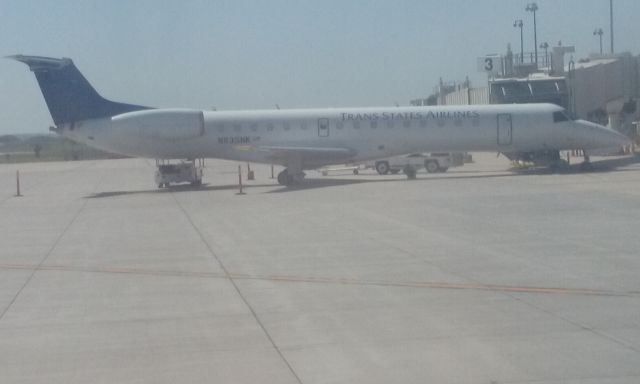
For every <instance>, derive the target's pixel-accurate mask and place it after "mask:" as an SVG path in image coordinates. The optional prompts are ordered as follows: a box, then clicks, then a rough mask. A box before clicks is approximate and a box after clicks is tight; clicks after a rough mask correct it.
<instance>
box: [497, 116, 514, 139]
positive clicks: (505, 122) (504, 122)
mask: <svg viewBox="0 0 640 384" xmlns="http://www.w3.org/2000/svg"><path fill="white" fill-rule="evenodd" d="M512 132H513V123H512V120H511V114H510V113H499V114H498V145H511V142H512V140H513V138H512V135H511V134H512Z"/></svg>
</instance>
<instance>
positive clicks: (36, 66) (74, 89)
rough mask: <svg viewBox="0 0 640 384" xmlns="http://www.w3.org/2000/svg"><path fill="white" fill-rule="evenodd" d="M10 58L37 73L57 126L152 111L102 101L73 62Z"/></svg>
mask: <svg viewBox="0 0 640 384" xmlns="http://www.w3.org/2000/svg"><path fill="white" fill-rule="evenodd" d="M9 58H11V59H15V60H18V61H20V62H23V63H25V64H27V65H28V66H29V69H31V71H33V73H35V75H36V79H38V84H39V85H40V90H41V91H42V95H43V96H44V100H45V101H46V103H47V107H49V112H51V117H53V121H54V122H55V123H56V125H60V124H65V123H73V122H76V121H81V120H88V119H96V118H100V117H110V116H115V115H119V114H121V113H125V112H132V111H139V110H143V109H151V108H149V107H143V106H141V105H132V104H123V103H116V102H113V101H109V100H107V99H105V98H103V97H102V96H100V95H99V94H98V92H96V90H95V89H93V87H92V86H91V84H89V82H88V81H87V79H85V78H84V76H82V74H81V73H80V71H78V68H76V66H75V65H74V64H73V61H71V59H67V58H63V59H54V58H49V57H39V56H23V55H16V56H10V57H9Z"/></svg>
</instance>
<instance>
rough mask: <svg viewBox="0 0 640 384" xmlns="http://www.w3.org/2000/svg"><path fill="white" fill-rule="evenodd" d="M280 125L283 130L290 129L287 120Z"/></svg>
mask: <svg viewBox="0 0 640 384" xmlns="http://www.w3.org/2000/svg"><path fill="white" fill-rule="evenodd" d="M282 127H283V128H284V130H285V131H288V130H290V129H291V124H289V123H288V122H284V123H282Z"/></svg>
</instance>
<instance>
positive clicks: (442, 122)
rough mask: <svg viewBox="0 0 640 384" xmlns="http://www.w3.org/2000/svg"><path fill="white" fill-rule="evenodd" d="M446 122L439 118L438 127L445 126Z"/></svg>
mask: <svg viewBox="0 0 640 384" xmlns="http://www.w3.org/2000/svg"><path fill="white" fill-rule="evenodd" d="M444 123H445V121H444V120H438V123H437V124H438V127H444Z"/></svg>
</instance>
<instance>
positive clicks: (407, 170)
mask: <svg viewBox="0 0 640 384" xmlns="http://www.w3.org/2000/svg"><path fill="white" fill-rule="evenodd" d="M403 171H404V174H405V175H407V178H408V179H409V180H413V179H415V178H416V173H417V172H416V169H415V168H413V167H412V166H409V165H407V166H406V167H404V169H403Z"/></svg>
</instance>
